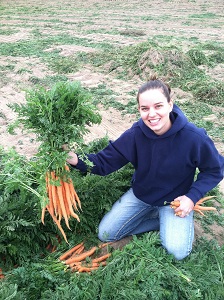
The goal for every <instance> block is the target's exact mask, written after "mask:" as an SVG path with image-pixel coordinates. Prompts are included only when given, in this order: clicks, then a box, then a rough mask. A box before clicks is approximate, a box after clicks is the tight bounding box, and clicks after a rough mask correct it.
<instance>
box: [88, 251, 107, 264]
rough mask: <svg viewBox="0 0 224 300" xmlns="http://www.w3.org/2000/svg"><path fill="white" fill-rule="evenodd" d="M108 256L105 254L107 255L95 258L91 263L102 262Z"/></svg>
mask: <svg viewBox="0 0 224 300" xmlns="http://www.w3.org/2000/svg"><path fill="white" fill-rule="evenodd" d="M110 256H111V253H107V254H104V255H102V256H100V257H96V258H94V259H92V263H95V262H96V263H98V262H102V261H104V260H106V259H107V258H108V257H110Z"/></svg>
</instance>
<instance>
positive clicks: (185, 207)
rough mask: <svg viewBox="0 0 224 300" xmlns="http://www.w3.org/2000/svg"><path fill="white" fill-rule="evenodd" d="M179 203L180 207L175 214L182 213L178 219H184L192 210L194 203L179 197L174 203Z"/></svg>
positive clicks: (184, 197) (186, 198)
mask: <svg viewBox="0 0 224 300" xmlns="http://www.w3.org/2000/svg"><path fill="white" fill-rule="evenodd" d="M178 200H179V201H180V206H179V207H177V208H176V209H175V213H178V212H180V211H181V212H182V213H181V214H180V215H179V214H178V216H179V217H181V218H184V217H186V216H188V215H189V213H190V212H191V211H192V210H193V209H194V202H193V201H192V200H191V199H190V198H188V197H187V196H179V197H177V198H175V199H174V201H178Z"/></svg>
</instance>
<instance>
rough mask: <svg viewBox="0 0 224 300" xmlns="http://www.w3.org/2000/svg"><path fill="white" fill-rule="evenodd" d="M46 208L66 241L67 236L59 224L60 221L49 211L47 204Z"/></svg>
mask: <svg viewBox="0 0 224 300" xmlns="http://www.w3.org/2000/svg"><path fill="white" fill-rule="evenodd" d="M46 208H47V210H48V211H49V213H50V215H51V217H52V219H53V221H54V222H55V223H56V225H57V227H58V229H59V230H60V231H61V234H62V236H63V238H64V239H65V241H66V243H68V240H67V237H66V234H65V232H64V230H63V228H62V227H61V224H60V222H59V221H58V219H57V218H56V217H55V215H54V214H53V213H52V212H51V210H50V208H49V205H47V206H46Z"/></svg>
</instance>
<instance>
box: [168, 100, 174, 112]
mask: <svg viewBox="0 0 224 300" xmlns="http://www.w3.org/2000/svg"><path fill="white" fill-rule="evenodd" d="M169 105H170V112H171V111H172V110H173V100H172V99H170V102H169Z"/></svg>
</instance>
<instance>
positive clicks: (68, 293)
mask: <svg viewBox="0 0 224 300" xmlns="http://www.w3.org/2000/svg"><path fill="white" fill-rule="evenodd" d="M223 250H224V249H223V248H220V247H219V246H218V245H217V244H215V243H212V242H208V241H205V240H200V241H198V243H197V244H196V245H195V249H194V251H193V253H192V254H191V256H189V257H188V258H186V259H185V260H184V261H176V260H175V259H174V258H173V257H172V256H171V255H168V254H167V253H166V252H165V250H164V249H163V248H162V247H161V246H160V240H159V236H158V234H157V233H146V234H143V235H142V236H139V237H138V238H137V237H134V238H133V241H132V242H130V243H129V244H128V245H126V246H125V247H124V248H123V249H122V250H116V251H114V252H113V253H112V256H111V257H110V259H109V262H108V264H107V266H106V267H104V268H99V269H98V270H97V271H94V272H93V273H92V274H91V275H89V274H76V273H70V272H65V271H62V270H63V265H62V264H60V263H59V262H57V261H56V260H55V259H54V258H46V259H43V260H42V261H40V260H39V261H35V262H34V263H33V264H30V265H28V264H24V267H21V268H17V269H15V270H14V271H12V272H11V275H13V276H11V275H10V276H9V277H8V283H7V284H8V285H9V283H10V286H11V289H12V290H15V289H16V288H17V293H18V296H19V295H20V296H21V293H22V295H23V297H24V299H42V300H47V299H52V300H59V299H65V300H67V299H77V300H92V299H94V300H95V299H96V300H97V299H105V300H106V299H107V300H118V299H119V300H126V299H158V300H160V299H161V300H162V299H166V300H179V299H182V300H187V299H191V300H196V299H209V300H222V299H223V295H224V294H223V291H224V289H223V284H224V282H223V274H222V270H223V267H224V260H223V259H224V256H223V255H224V251H223ZM3 286H4V285H3ZM40 286H41V289H40V288H38V287H40Z"/></svg>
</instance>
